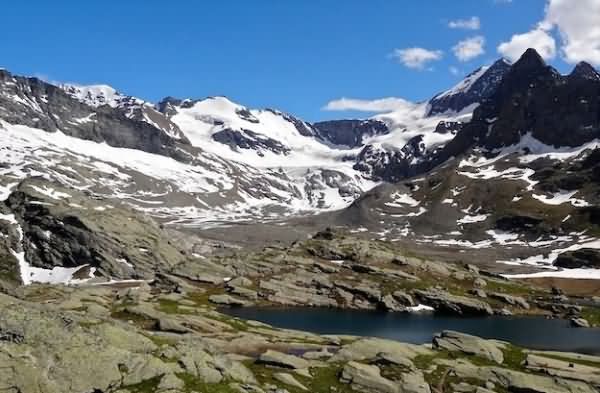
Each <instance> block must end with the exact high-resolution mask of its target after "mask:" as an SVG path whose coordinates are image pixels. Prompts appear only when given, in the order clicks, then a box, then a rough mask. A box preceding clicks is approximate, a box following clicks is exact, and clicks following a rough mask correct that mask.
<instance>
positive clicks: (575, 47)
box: [544, 0, 600, 65]
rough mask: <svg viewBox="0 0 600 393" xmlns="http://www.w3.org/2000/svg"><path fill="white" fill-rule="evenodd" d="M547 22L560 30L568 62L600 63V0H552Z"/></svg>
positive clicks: (564, 53)
mask: <svg viewBox="0 0 600 393" xmlns="http://www.w3.org/2000/svg"><path fill="white" fill-rule="evenodd" d="M575 3H576V4H575ZM544 22H545V24H546V25H548V27H549V28H552V27H554V28H556V29H558V31H559V32H560V36H561V47H560V49H561V54H562V56H563V57H564V59H565V60H566V61H567V62H569V63H577V62H580V61H587V62H589V63H592V64H595V65H600V0H577V1H573V0H549V2H548V6H547V7H546V18H545V20H544Z"/></svg>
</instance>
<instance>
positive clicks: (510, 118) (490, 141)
mask: <svg viewBox="0 0 600 393" xmlns="http://www.w3.org/2000/svg"><path fill="white" fill-rule="evenodd" d="M587 69H588V67H586V66H582V65H580V67H579V70H576V71H574V74H572V76H569V77H563V76H561V75H560V74H559V73H558V72H557V71H556V70H555V69H554V68H552V67H550V66H547V65H546V64H545V63H544V61H543V60H542V58H541V57H540V56H539V54H538V53H537V52H535V50H533V49H530V50H528V51H527V52H525V54H524V55H523V56H522V57H521V59H519V61H517V62H516V63H515V64H514V65H513V66H512V68H511V69H510V71H509V72H508V73H507V74H506V76H505V77H504V78H503V80H502V83H501V84H500V86H499V87H498V89H497V91H496V93H495V94H493V95H492V96H491V97H490V99H489V100H487V101H486V102H485V103H484V104H482V105H481V107H480V108H478V110H476V111H475V114H474V121H473V124H478V125H479V126H480V127H481V126H483V125H484V123H485V120H486V119H492V118H496V119H497V121H495V122H494V123H493V126H492V129H491V130H490V131H489V133H488V135H487V136H486V137H485V141H484V142H483V145H484V146H485V147H486V148H488V149H494V148H499V147H503V146H509V145H513V144H516V143H518V142H519V140H520V139H521V137H522V136H523V135H524V134H526V133H529V132H530V133H531V135H532V136H533V137H534V138H536V139H537V140H539V141H541V142H543V143H545V144H547V145H551V146H556V147H559V146H580V145H582V144H584V143H586V142H589V141H591V140H592V139H594V138H596V137H597V136H598V135H599V133H600V111H599V110H598V108H599V107H600V79H595V78H589V77H588V75H589V74H590V73H591V71H589V70H588V71H586V70H587ZM582 75H585V77H582ZM485 131H487V130H485ZM482 133H483V131H482Z"/></svg>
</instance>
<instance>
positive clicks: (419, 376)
mask: <svg viewBox="0 0 600 393" xmlns="http://www.w3.org/2000/svg"><path fill="white" fill-rule="evenodd" d="M400 386H401V387H402V388H401V390H400V391H401V392H402V393H431V388H430V387H429V384H428V383H427V382H426V381H425V376H424V375H423V372H421V371H419V370H414V371H411V372H408V373H403V374H402V376H401V382H400Z"/></svg>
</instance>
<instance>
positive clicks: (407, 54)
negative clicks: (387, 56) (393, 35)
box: [391, 48, 444, 70]
mask: <svg viewBox="0 0 600 393" xmlns="http://www.w3.org/2000/svg"><path fill="white" fill-rule="evenodd" d="M443 55H444V52H442V51H441V50H429V49H424V48H405V49H394V51H393V52H392V54H391V56H392V57H393V58H395V59H396V60H398V61H399V62H400V63H402V64H404V65H405V66H406V67H408V68H414V69H418V70H422V69H423V68H424V67H425V65H427V63H429V62H432V61H437V60H440V59H441V58H442V56H443Z"/></svg>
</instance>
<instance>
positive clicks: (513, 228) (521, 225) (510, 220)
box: [496, 216, 543, 232]
mask: <svg viewBox="0 0 600 393" xmlns="http://www.w3.org/2000/svg"><path fill="white" fill-rule="evenodd" d="M542 222H543V220H541V219H539V218H535V217H528V216H507V217H502V218H499V219H498V220H497V221H496V228H497V229H499V230H501V231H506V232H531V231H534V230H536V229H537V227H538V226H539V225H540V224H541V223H542Z"/></svg>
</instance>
